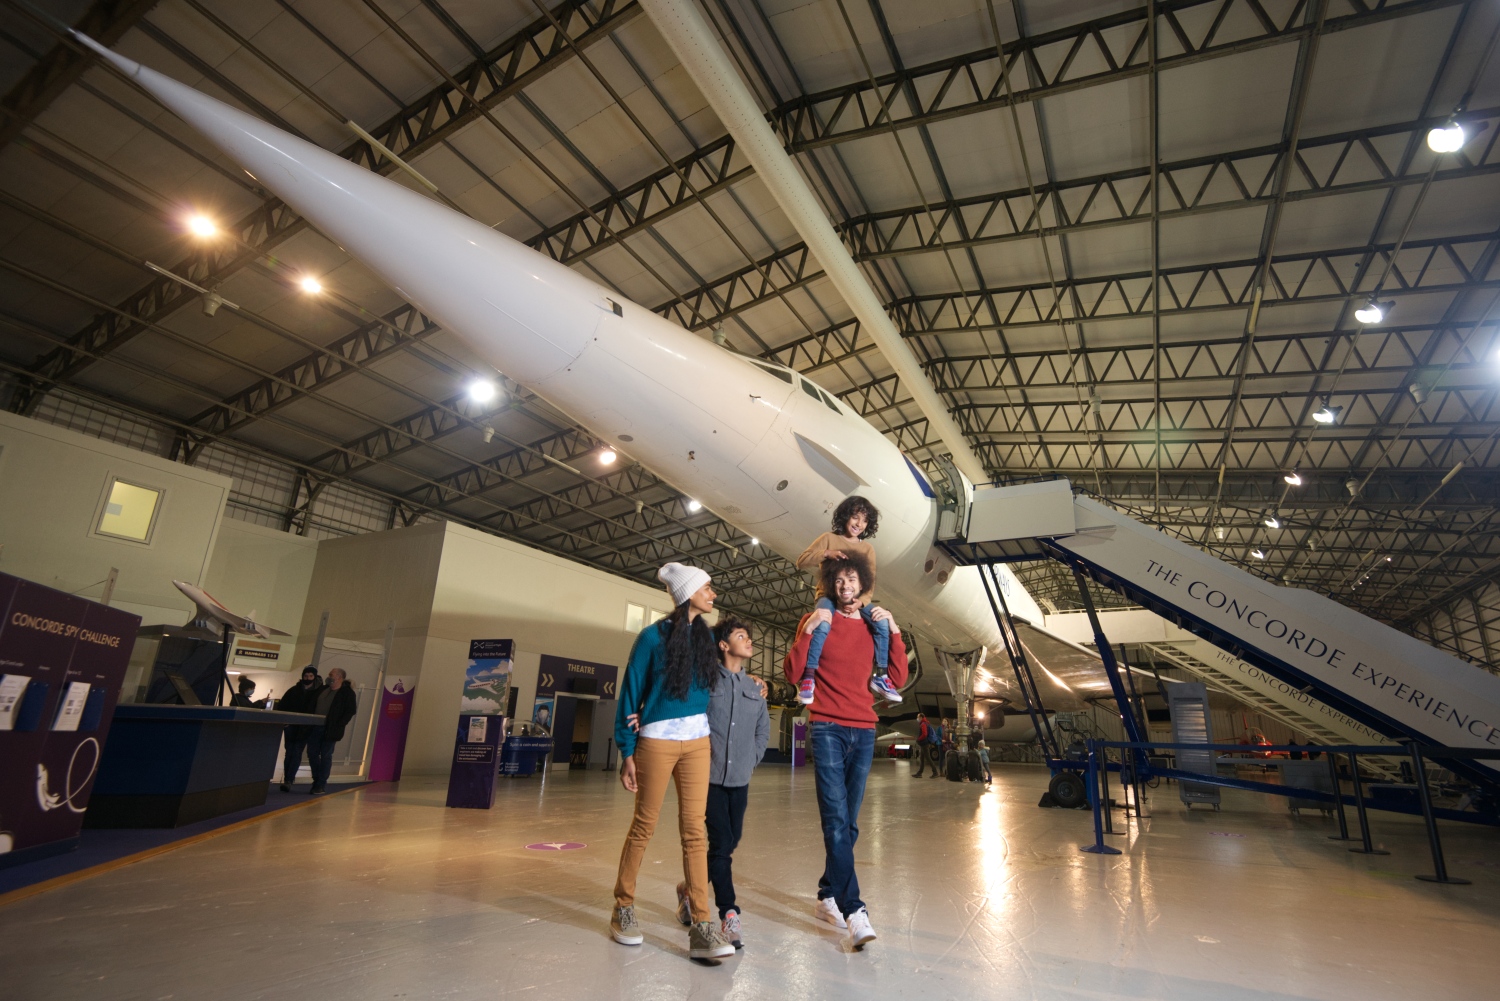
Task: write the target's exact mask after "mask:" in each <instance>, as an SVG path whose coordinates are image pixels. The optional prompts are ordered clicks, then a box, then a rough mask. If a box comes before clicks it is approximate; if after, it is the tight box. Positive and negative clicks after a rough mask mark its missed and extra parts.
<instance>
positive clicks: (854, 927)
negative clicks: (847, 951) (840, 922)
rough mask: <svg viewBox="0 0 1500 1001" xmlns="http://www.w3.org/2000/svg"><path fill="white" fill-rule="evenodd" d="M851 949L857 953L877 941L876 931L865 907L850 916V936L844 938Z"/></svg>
mask: <svg viewBox="0 0 1500 1001" xmlns="http://www.w3.org/2000/svg"><path fill="white" fill-rule="evenodd" d="M844 941H845V942H847V943H848V945H849V948H851V949H854V950H856V951H858V950H860V949H863V948H864V947H865V946H866V945H867V944H868V943H870V942H873V941H875V929H874V928H871V927H870V915H869V912H867V911H866V910H865V909H864V908H863V907H861V908H860V909H859V910H857V911H855V912H854V913H853V914H851V915H849V934H848V935H846V936H845V937H844Z"/></svg>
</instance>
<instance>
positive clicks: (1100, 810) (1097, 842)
mask: <svg viewBox="0 0 1500 1001" xmlns="http://www.w3.org/2000/svg"><path fill="white" fill-rule="evenodd" d="M1086 746H1087V749H1088V756H1087V758H1086V759H1085V762H1084V763H1083V764H1084V769H1083V770H1084V772H1085V773H1086V778H1085V785H1086V787H1087V789H1088V802H1089V809H1090V810H1091V811H1092V812H1093V817H1094V843H1093V844H1091V845H1080V846H1079V851H1084V852H1089V853H1091V854H1095V855H1119V854H1121V851H1120V849H1118V848H1114V847H1111V846H1110V845H1107V844H1105V843H1104V836H1105V835H1106V834H1115V833H1117V832H1116V831H1115V830H1114V820H1113V809H1112V806H1111V800H1110V793H1109V773H1110V772H1111V771H1116V772H1120V773H1121V781H1122V782H1128V784H1130V785H1132V786H1133V787H1134V797H1133V798H1134V801H1135V811H1136V816H1137V817H1139V816H1141V812H1140V811H1141V806H1140V804H1141V798H1142V793H1141V788H1142V786H1143V785H1144V783H1145V782H1146V781H1147V780H1149V779H1151V778H1154V777H1158V776H1159V777H1162V778H1172V779H1177V780H1178V781H1186V782H1197V783H1200V784H1203V785H1216V786H1223V787H1226V788H1230V789H1245V790H1248V791H1251V792H1265V793H1270V794H1272V795H1276V796H1286V797H1288V798H1294V799H1307V800H1313V801H1315V802H1319V803H1331V804H1332V805H1333V808H1334V812H1335V813H1336V814H1337V815H1338V822H1339V833H1338V834H1337V835H1330V836H1329V837H1330V838H1332V839H1333V840H1335V841H1353V840H1355V839H1353V838H1351V837H1350V836H1349V825H1348V821H1347V819H1346V817H1345V814H1344V805H1345V803H1346V802H1349V803H1352V804H1353V806H1354V808H1355V811H1356V812H1357V814H1358V817H1359V831H1360V837H1359V841H1360V847H1357V848H1350V849H1349V850H1350V851H1351V852H1356V853H1359V854H1364V855H1387V854H1389V852H1386V851H1384V850H1383V849H1379V848H1376V847H1374V845H1373V843H1372V842H1371V839H1370V824H1369V819H1368V812H1367V811H1368V809H1369V807H1368V805H1367V803H1366V798H1365V794H1364V785H1363V781H1362V779H1361V777H1360V773H1359V756H1360V755H1362V754H1364V755H1370V754H1379V755H1391V756H1402V757H1407V758H1409V759H1410V760H1411V765H1412V772H1413V778H1414V783H1413V784H1414V785H1415V786H1416V787H1417V799H1418V802H1419V804H1420V807H1421V810H1420V812H1421V815H1422V819H1423V821H1424V823H1425V825H1426V828H1427V841H1428V844H1429V846H1430V848H1431V850H1432V867H1433V874H1432V875H1430V876H1429V875H1427V874H1425V873H1424V874H1420V875H1418V876H1417V877H1416V878H1417V879H1420V880H1424V881H1426V882H1429V883H1448V884H1454V885H1462V884H1467V883H1469V882H1470V881H1469V880H1467V879H1460V878H1458V877H1455V876H1450V875H1449V874H1448V866H1447V863H1446V862H1445V861H1444V858H1443V844H1442V840H1441V838H1440V837H1439V835H1438V828H1437V821H1438V819H1439V817H1443V818H1444V819H1452V820H1469V821H1480V822H1486V820H1488V822H1489V823H1494V820H1493V819H1487V818H1483V817H1480V816H1477V815H1464V814H1463V813H1461V811H1458V810H1444V809H1440V808H1435V807H1434V806H1433V804H1432V791H1431V789H1430V787H1429V784H1428V780H1427V760H1428V759H1432V760H1434V761H1444V760H1460V759H1462V760H1469V761H1495V760H1500V750H1495V751H1485V750H1478V749H1475V748H1467V747H1440V746H1430V745H1429V746H1426V747H1424V746H1422V745H1420V744H1418V743H1417V742H1416V741H1407V740H1404V741H1402V742H1401V743H1400V744H1399V745H1396V746H1389V745H1360V744H1348V745H1327V744H1321V745H1317V747H1316V749H1317V750H1318V751H1319V752H1321V753H1323V754H1325V755H1327V757H1328V769H1329V777H1330V780H1331V781H1332V784H1333V789H1334V791H1333V792H1332V793H1325V792H1321V791H1319V790H1316V789H1304V788H1297V787H1293V786H1283V785H1275V784H1272V783H1269V782H1255V781H1251V780H1248V779H1240V778H1233V779H1230V778H1224V777H1222V776H1220V775H1217V774H1207V773H1203V772H1192V771H1184V770H1182V769H1178V768H1162V767H1159V766H1155V765H1152V764H1150V763H1149V762H1148V761H1147V754H1148V753H1149V752H1151V751H1168V750H1170V751H1180V750H1194V751H1212V752H1215V753H1223V754H1237V755H1242V754H1244V753H1245V752H1246V751H1247V750H1248V749H1249V748H1247V746H1246V745H1244V744H1185V743H1172V742H1162V743H1157V742H1152V741H1113V740H1089V741H1088V742H1087V745H1086ZM1115 748H1118V749H1119V750H1120V751H1121V760H1120V761H1118V762H1114V761H1110V760H1109V759H1108V753H1109V751H1110V750H1111V749H1115ZM1308 748H1309V745H1307V744H1291V745H1287V746H1279V745H1276V746H1259V745H1256V746H1255V747H1254V753H1256V754H1262V755H1263V754H1270V753H1276V752H1286V753H1288V754H1292V753H1305V752H1306V751H1307V750H1308ZM1127 751H1133V752H1134V753H1133V754H1126V752H1127ZM1340 755H1343V756H1346V757H1347V758H1348V759H1349V774H1350V778H1351V780H1352V784H1353V786H1354V795H1353V796H1352V797H1351V796H1345V795H1344V792H1343V787H1342V785H1341V784H1340V777H1339V773H1338V763H1337V758H1338V756H1340ZM1127 758H1133V759H1134V760H1133V761H1129V760H1126V759H1127ZM1256 760H1258V759H1254V758H1249V759H1245V761H1246V763H1253V762H1255V761H1256ZM1055 764H1058V765H1065V766H1069V767H1077V765H1078V764H1079V763H1078V762H1076V761H1075V762H1064V761H1058V762H1055ZM1378 808H1379V809H1385V810H1388V811H1390V812H1396V813H1407V812H1412V811H1407V810H1402V809H1399V808H1398V807H1395V806H1393V805H1387V806H1383V807H1378Z"/></svg>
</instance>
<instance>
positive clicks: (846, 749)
mask: <svg viewBox="0 0 1500 1001" xmlns="http://www.w3.org/2000/svg"><path fill="white" fill-rule="evenodd" d="M812 752H813V776H814V778H815V780H816V783H817V787H818V817H819V818H820V819H821V820H822V822H823V853H824V855H825V857H826V860H825V861H824V863H823V878H822V879H820V880H818V899H819V900H823V899H825V898H828V897H832V898H833V899H834V902H835V903H837V904H838V908H839V910H840V911H841V912H843V915H844V916H845V917H848V916H849V915H851V914H853V913H854V912H855V911H857V910H859V909H860V908H861V907H863V906H865V904H864V901H862V900H860V899H859V878H858V877H857V876H855V875H854V843H855V842H856V841H858V840H859V808H860V806H861V804H863V803H864V800H865V779H867V778H869V777H870V762H871V761H872V760H873V759H874V757H875V728H874V727H869V728H866V727H858V726H841V725H839V724H838V723H829V722H828V721H826V720H818V719H815V720H813V722H812Z"/></svg>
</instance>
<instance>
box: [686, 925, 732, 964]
mask: <svg viewBox="0 0 1500 1001" xmlns="http://www.w3.org/2000/svg"><path fill="white" fill-rule="evenodd" d="M733 955H734V946H732V945H730V944H729V940H728V939H727V938H725V937H724V933H723V932H721V931H719V926H718V925H716V924H714V923H713V922H712V921H694V922H693V923H692V925H691V926H690V927H689V928H688V958H689V959H723V958H724V957H725V956H733Z"/></svg>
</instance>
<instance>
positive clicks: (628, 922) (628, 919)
mask: <svg viewBox="0 0 1500 1001" xmlns="http://www.w3.org/2000/svg"><path fill="white" fill-rule="evenodd" d="M609 934H610V936H611V937H613V938H614V940H615V941H616V942H619V943H620V944H621V945H640V944H641V943H642V942H644V941H645V938H646V937H645V936H644V935H642V934H641V926H640V924H639V923H638V922H637V921H636V920H635V908H634V907H616V908H615V912H614V914H613V915H612V916H611V917H610V919H609Z"/></svg>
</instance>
